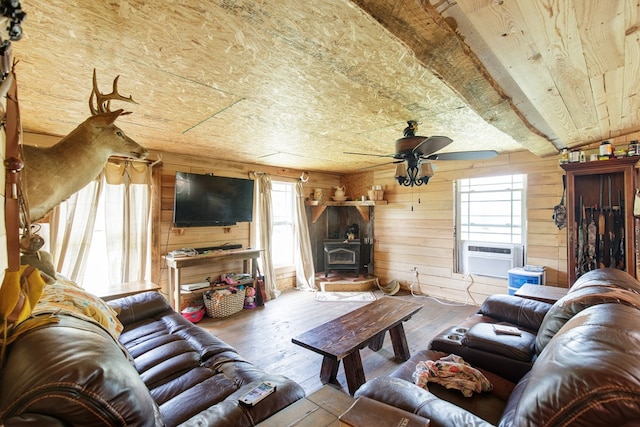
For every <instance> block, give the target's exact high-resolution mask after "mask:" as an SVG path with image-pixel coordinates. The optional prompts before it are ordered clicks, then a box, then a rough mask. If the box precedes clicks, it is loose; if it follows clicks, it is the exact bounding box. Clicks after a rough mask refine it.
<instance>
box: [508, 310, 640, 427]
mask: <svg viewBox="0 0 640 427" xmlns="http://www.w3.org/2000/svg"><path fill="white" fill-rule="evenodd" d="M638 318H639V312H638V310H637V309H636V308H634V307H630V306H627V305H624V304H618V303H603V304H598V305H594V306H591V307H589V308H586V309H584V310H582V311H581V312H580V313H578V314H576V315H575V316H573V318H572V319H571V320H569V321H567V322H566V324H565V325H564V326H563V327H562V328H561V329H560V330H559V331H558V332H557V333H556V335H555V336H554V338H553V339H552V340H551V341H550V342H549V343H548V344H547V346H546V347H545V349H544V351H543V352H542V353H541V354H540V355H539V356H538V358H537V360H536V362H535V364H534V365H533V367H532V369H531V373H530V375H529V376H528V377H527V378H526V380H527V381H526V383H525V384H523V385H524V388H523V389H522V390H520V392H519V393H517V394H516V393H514V394H513V395H512V397H511V399H512V400H513V401H514V402H510V403H509V404H508V405H507V407H508V408H511V410H510V411H509V413H508V415H509V416H512V417H513V418H512V419H503V423H502V424H501V425H505V426H519V427H529V426H531V427H533V426H536V427H538V426H550V425H554V426H568V425H572V426H573V425H585V426H586V425H607V426H622V425H631V424H629V421H630V420H635V421H636V422H637V420H639V419H640V365H638V360H639V359H640V323H639V322H638ZM516 401H517V402H516ZM514 405H515V409H513V408H514Z"/></svg>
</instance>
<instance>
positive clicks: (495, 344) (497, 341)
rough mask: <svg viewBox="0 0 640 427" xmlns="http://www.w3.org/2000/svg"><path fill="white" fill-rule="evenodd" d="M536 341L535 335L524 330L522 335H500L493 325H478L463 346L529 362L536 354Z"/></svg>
mask: <svg viewBox="0 0 640 427" xmlns="http://www.w3.org/2000/svg"><path fill="white" fill-rule="evenodd" d="M510 326H513V325H510ZM535 340H536V336H535V335H534V334H532V333H531V332H528V331H525V330H522V329H520V335H507V334H498V333H496V331H495V330H494V324H493V323H478V324H477V325H474V326H472V327H471V328H470V329H469V330H468V331H467V333H466V334H465V335H464V337H463V338H462V344H463V345H466V346H469V347H473V348H477V349H480V350H484V351H487V352H492V353H496V354H501V355H503V356H506V357H509V358H511V359H515V360H520V361H523V362H528V361H530V360H531V358H532V357H533V354H534V351H533V350H534V345H535Z"/></svg>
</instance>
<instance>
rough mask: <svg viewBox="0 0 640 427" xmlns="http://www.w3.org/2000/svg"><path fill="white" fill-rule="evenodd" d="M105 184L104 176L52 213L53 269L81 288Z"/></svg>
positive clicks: (50, 246) (51, 250) (51, 244)
mask: <svg viewBox="0 0 640 427" xmlns="http://www.w3.org/2000/svg"><path fill="white" fill-rule="evenodd" d="M102 182H103V179H102V175H100V176H99V177H98V179H96V180H95V181H92V182H90V183H89V184H87V185H86V186H85V187H84V188H83V189H82V190H80V191H79V192H77V193H75V194H73V195H72V196H71V197H69V199H67V200H66V201H64V202H62V203H61V204H60V205H58V206H56V207H55V208H54V209H53V212H52V213H51V222H50V224H51V225H50V227H51V228H50V230H51V231H50V237H49V238H50V242H49V250H50V252H51V256H52V257H53V265H54V267H55V270H56V271H57V272H59V273H62V274H63V275H64V276H66V277H68V278H69V279H71V280H73V281H75V282H76V283H78V284H81V283H82V282H83V280H84V275H85V270H86V267H87V263H86V261H87V258H88V255H89V248H90V247H91V241H92V238H93V229H94V227H95V222H96V213H97V212H96V209H97V206H98V200H99V198H100V193H101V191H102Z"/></svg>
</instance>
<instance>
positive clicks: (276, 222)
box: [271, 181, 296, 268]
mask: <svg viewBox="0 0 640 427" xmlns="http://www.w3.org/2000/svg"><path fill="white" fill-rule="evenodd" d="M295 194H296V193H295V187H294V184H293V183H289V182H278V181H273V182H272V183H271V202H272V209H273V239H272V245H273V250H272V254H271V255H272V259H273V266H274V267H276V268H277V267H283V266H286V265H293V264H294V258H293V254H294V251H293V246H294V241H295V239H294V231H293V215H294V212H295V205H294V200H295Z"/></svg>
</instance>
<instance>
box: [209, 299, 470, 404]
mask: <svg viewBox="0 0 640 427" xmlns="http://www.w3.org/2000/svg"><path fill="white" fill-rule="evenodd" d="M374 294H375V295H376V297H378V298H382V297H385V295H384V294H383V293H382V292H381V291H379V290H376V291H374ZM388 298H403V299H408V300H411V301H414V302H418V303H420V304H423V307H422V309H421V310H420V311H418V312H417V313H416V314H415V315H414V316H413V317H412V318H411V319H409V320H408V321H407V322H405V323H404V329H405V333H406V335H407V342H408V344H409V350H410V351H411V352H412V354H413V352H415V351H416V350H420V349H424V348H426V346H427V344H428V343H429V341H430V340H431V338H432V337H433V336H434V335H436V334H437V333H439V332H440V331H442V330H443V329H445V328H446V327H448V326H454V325H456V324H457V323H459V322H460V321H461V320H463V319H465V318H466V317H467V316H469V315H471V314H472V313H474V312H475V311H476V310H477V309H478V307H477V306H473V305H466V306H464V305H460V304H457V303H447V302H446V301H442V302H437V301H435V300H434V299H432V298H424V297H420V296H412V295H411V294H410V293H409V292H408V291H404V292H403V291H401V292H399V293H398V294H397V295H395V296H393V297H388ZM443 303H446V305H445V304H443ZM363 304H366V303H364V302H345V301H340V302H319V301H315V300H314V293H313V292H305V291H297V290H287V291H284V292H283V293H282V294H281V295H280V296H279V297H278V298H276V299H273V300H271V301H268V302H267V304H266V305H265V306H263V307H258V308H255V309H252V310H242V311H240V312H239V313H236V314H234V315H232V316H229V317H226V318H223V319H212V318H209V317H206V316H205V318H204V319H203V320H202V321H200V322H199V323H198V326H200V327H202V328H204V329H206V330H208V331H209V332H210V333H212V334H214V335H216V336H217V337H218V338H220V339H222V340H224V341H226V342H227V343H229V344H231V345H232V346H234V347H235V348H236V349H237V350H238V352H239V353H240V354H241V355H242V356H243V357H244V358H245V359H247V360H249V361H251V362H253V363H255V364H256V365H258V366H260V367H261V368H263V369H264V370H265V371H267V372H274V373H278V374H282V375H285V376H287V377H289V378H291V379H292V380H294V381H296V382H298V383H299V384H300V385H301V386H302V387H303V388H304V389H305V392H306V393H307V394H310V393H312V392H314V391H316V390H318V389H319V388H320V387H321V386H322V383H321V382H320V377H319V375H320V365H321V364H322V356H321V355H319V354H316V353H314V352H312V351H310V350H307V349H304V348H302V347H300V346H298V345H295V344H293V343H292V342H291V338H292V337H294V336H296V335H299V334H301V333H303V332H305V331H307V330H309V329H311V328H314V327H316V326H318V325H321V324H323V323H325V322H327V321H329V320H332V319H334V318H336V317H338V316H341V315H343V314H345V313H347V312H349V311H352V310H355V309H356V308H358V307H361V306H362V305H363ZM360 353H361V357H362V364H363V366H364V372H365V375H366V378H367V379H371V378H375V377H378V376H382V375H386V374H389V373H390V372H391V371H393V370H394V369H395V368H396V367H397V366H398V365H399V364H400V363H401V362H400V361H399V360H395V359H394V357H393V354H394V353H393V348H392V346H391V339H390V337H389V334H386V336H385V340H384V345H383V348H382V349H381V350H380V351H378V352H374V351H372V350H370V349H369V348H364V349H362V350H361V351H360ZM338 381H339V382H340V386H341V387H342V389H343V390H344V391H345V392H346V390H347V384H346V379H345V375H344V367H343V364H342V363H341V364H340V370H339V371H338Z"/></svg>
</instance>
